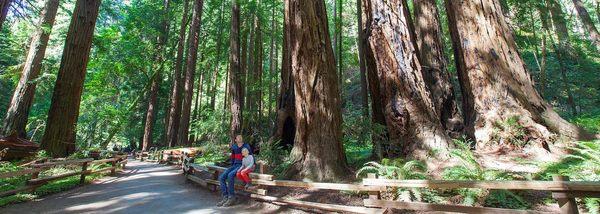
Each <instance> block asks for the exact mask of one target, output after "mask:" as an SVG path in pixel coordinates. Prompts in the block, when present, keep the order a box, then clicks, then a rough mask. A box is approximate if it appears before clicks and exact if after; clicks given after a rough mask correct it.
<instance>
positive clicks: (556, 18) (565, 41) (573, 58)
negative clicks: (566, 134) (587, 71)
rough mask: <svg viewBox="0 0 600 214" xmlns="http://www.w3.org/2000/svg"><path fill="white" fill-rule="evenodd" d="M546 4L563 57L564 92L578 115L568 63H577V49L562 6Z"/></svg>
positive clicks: (551, 0)
mask: <svg viewBox="0 0 600 214" xmlns="http://www.w3.org/2000/svg"><path fill="white" fill-rule="evenodd" d="M546 4H547V7H548V10H549V11H550V14H551V15H552V24H553V26H554V31H555V32H556V36H557V37H558V49H556V51H557V52H561V53H558V54H560V55H562V57H559V61H560V62H559V63H562V64H563V69H561V77H562V81H563V85H564V87H563V88H564V90H565V91H566V92H567V104H568V105H569V106H570V107H571V113H572V114H573V115H577V104H576V103H575V98H574V97H573V91H572V90H571V87H569V79H568V78H567V72H568V71H567V68H566V67H567V66H568V65H567V62H575V63H577V60H578V59H577V58H578V57H577V55H576V54H575V49H574V48H573V45H572V44H571V42H570V39H569V28H568V27H567V20H566V19H565V14H564V13H563V11H562V6H561V4H560V2H558V0H546Z"/></svg>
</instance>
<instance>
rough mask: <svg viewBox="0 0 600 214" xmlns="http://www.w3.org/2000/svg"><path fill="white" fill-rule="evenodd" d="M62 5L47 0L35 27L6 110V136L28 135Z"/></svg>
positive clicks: (4, 130) (4, 129) (52, 0)
mask: <svg viewBox="0 0 600 214" xmlns="http://www.w3.org/2000/svg"><path fill="white" fill-rule="evenodd" d="M58 5H59V0H47V1H46V5H45V6H44V9H43V10H42V13H41V14H40V22H39V27H38V28H37V29H36V30H35V32H34V33H33V36H32V38H31V45H30V46H29V51H28V52H27V58H26V59H25V62H24V67H23V71H22V73H21V79H19V84H18V85H17V88H16V89H15V93H14V94H13V96H12V100H11V102H10V106H9V107H8V112H7V113H6V118H5V119H4V126H3V129H2V130H3V131H2V134H3V135H5V136H9V135H17V136H19V137H21V138H27V132H26V131H25V127H26V126H27V117H28V116H29V110H30V108H31V105H32V104H33V98H34V96H35V88H36V86H37V83H36V82H35V80H36V79H37V78H38V76H39V74H40V71H41V70H42V60H43V59H44V55H45V53H46V47H47V46H48V39H49V38H50V33H51V31H52V27H53V26H54V20H55V18H56V13H57V11H58Z"/></svg>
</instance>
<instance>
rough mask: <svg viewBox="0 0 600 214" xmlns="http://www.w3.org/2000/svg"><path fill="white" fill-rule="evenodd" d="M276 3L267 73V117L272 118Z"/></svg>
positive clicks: (273, 8)
mask: <svg viewBox="0 0 600 214" xmlns="http://www.w3.org/2000/svg"><path fill="white" fill-rule="evenodd" d="M275 3H276V1H273V5H272V8H271V10H272V12H271V36H270V37H271V38H270V39H271V45H270V46H271V49H270V50H269V75H267V85H268V92H267V93H268V98H267V118H271V111H272V109H273V107H272V106H273V105H271V100H272V98H273V97H272V91H273V87H272V83H271V82H272V81H271V77H272V76H273V75H274V74H275V66H277V65H276V64H277V62H276V61H275V60H276V59H275V57H276V56H275V31H277V29H276V27H275Z"/></svg>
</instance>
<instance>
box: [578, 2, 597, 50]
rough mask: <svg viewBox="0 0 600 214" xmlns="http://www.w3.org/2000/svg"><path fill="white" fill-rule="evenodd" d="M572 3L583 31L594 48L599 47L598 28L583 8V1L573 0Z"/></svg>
mask: <svg viewBox="0 0 600 214" xmlns="http://www.w3.org/2000/svg"><path fill="white" fill-rule="evenodd" d="M573 4H574V5H575V9H577V14H578V15H579V19H580V20H581V23H582V24H583V27H584V28H585V31H586V32H587V33H588V35H589V37H590V41H591V42H592V44H594V45H595V46H596V48H598V49H600V34H598V29H597V28H596V26H595V25H594V22H593V21H592V18H591V17H590V14H589V13H588V11H587V9H585V6H584V5H583V2H582V1H581V0H573Z"/></svg>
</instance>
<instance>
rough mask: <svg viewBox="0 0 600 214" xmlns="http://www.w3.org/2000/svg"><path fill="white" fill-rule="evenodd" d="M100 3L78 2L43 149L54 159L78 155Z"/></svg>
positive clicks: (82, 0) (91, 1)
mask: <svg viewBox="0 0 600 214" xmlns="http://www.w3.org/2000/svg"><path fill="white" fill-rule="evenodd" d="M99 8H100V0H77V2H76V3H75V9H74V11H73V15H72V18H71V24H70V25H69V31H68V32H67V38H66V41H65V48H64V51H63V55H62V59H61V63H60V69H59V70H58V77H57V79H56V85H55V86H54V93H53V94H52V104H51V105H50V110H49V111H48V119H47V121H46V131H45V132H44V136H43V137H42V145H41V147H42V149H44V150H46V151H47V152H48V153H49V154H50V155H52V156H53V157H65V156H67V155H69V154H71V153H73V152H74V151H75V126H76V125H77V117H78V116H79V104H80V101H81V93H82V91H83V81H84V80H85V74H86V69H87V63H88V61H89V58H90V49H91V48H92V37H93V35H94V28H95V26H96V18H97V17H98V11H99Z"/></svg>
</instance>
